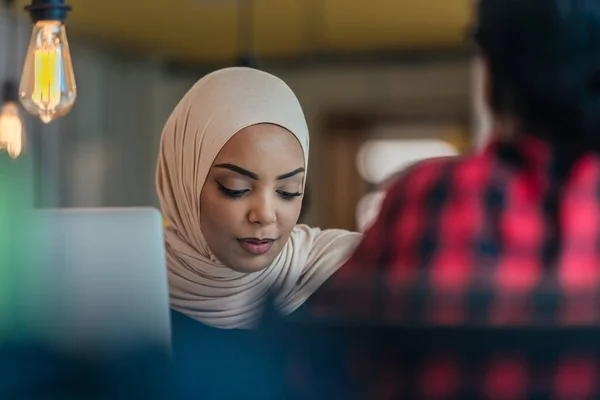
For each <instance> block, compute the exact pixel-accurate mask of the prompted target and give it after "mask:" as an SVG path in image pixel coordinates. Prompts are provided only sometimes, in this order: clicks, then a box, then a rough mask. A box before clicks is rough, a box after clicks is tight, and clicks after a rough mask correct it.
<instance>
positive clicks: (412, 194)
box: [307, 136, 600, 323]
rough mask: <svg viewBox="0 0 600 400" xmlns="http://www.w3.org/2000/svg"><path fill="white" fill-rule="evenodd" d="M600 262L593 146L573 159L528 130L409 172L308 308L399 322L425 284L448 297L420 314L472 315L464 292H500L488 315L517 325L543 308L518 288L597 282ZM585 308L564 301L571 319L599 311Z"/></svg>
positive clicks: (597, 167)
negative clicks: (528, 302)
mask: <svg viewBox="0 0 600 400" xmlns="http://www.w3.org/2000/svg"><path fill="white" fill-rule="evenodd" d="M599 266H600V158H599V157H597V156H596V155H594V154H592V153H590V154H584V155H583V156H580V157H578V158H577V159H576V160H575V161H572V162H570V163H569V162H568V160H567V159H566V158H565V157H564V156H563V155H562V152H561V150H560V149H559V150H556V149H553V148H551V147H550V146H549V145H548V144H546V143H545V142H544V141H542V140H540V139H537V138H533V137H530V136H523V137H521V138H520V139H519V140H517V141H515V142H512V143H510V144H507V143H502V142H499V141H498V142H495V143H492V144H491V145H489V146H488V148H487V149H486V150H485V151H484V152H482V153H479V154H474V155H467V156H463V157H455V158H444V159H435V160H429V161H425V162H423V163H421V164H418V165H416V166H415V167H413V168H411V169H410V170H409V171H407V172H406V174H404V175H403V176H402V177H400V178H399V179H398V180H397V181H395V182H394V183H393V184H392V185H391V186H390V188H389V191H388V194H387V196H386V199H385V200H384V202H383V205H382V209H381V211H380V214H379V216H378V218H377V220H376V222H375V223H374V224H373V225H372V226H371V228H370V229H369V230H368V231H367V232H366V235H365V238H364V241H363V242H362V243H361V245H360V246H359V248H358V249H357V251H356V253H355V254H354V255H353V256H352V258H351V259H350V260H349V261H348V262H347V264H345V265H344V266H343V267H342V268H340V270H339V271H338V272H337V273H336V274H335V275H334V276H333V277H332V278H330V280H329V281H328V282H327V283H326V284H325V285H324V286H323V287H322V290H320V291H319V292H318V293H317V294H316V295H315V296H313V299H311V300H310V301H309V303H308V304H307V308H308V309H312V310H313V311H315V312H317V313H319V314H323V315H325V314H329V312H331V311H332V307H333V308H334V310H333V314H345V315H351V316H358V317H363V316H369V317H372V316H373V314H377V315H378V316H384V317H389V318H396V319H397V318H398V316H399V315H400V314H402V312H405V313H407V312H409V310H408V309H409V308H412V313H413V314H414V313H415V312H416V311H415V307H414V303H415V301H413V304H412V305H410V304H407V297H406V293H405V292H406V291H404V290H401V288H408V287H412V289H411V290H412V291H413V292H414V287H415V282H418V285H417V286H420V287H426V288H427V289H426V292H427V293H430V294H431V293H438V294H439V295H438V296H431V295H429V296H427V297H428V300H427V301H428V302H429V303H435V302H437V303H438V304H437V305H434V308H433V309H431V308H428V309H427V310H426V311H425V310H423V309H419V311H418V313H421V314H422V313H423V312H424V313H425V314H427V315H428V316H429V317H432V316H433V317H434V319H437V320H438V321H439V320H440V319H441V320H445V321H446V322H450V321H454V322H456V323H461V321H462V322H464V320H465V318H467V316H466V315H465V313H466V311H468V310H466V308H468V307H467V306H466V305H465V301H467V300H465V298H464V296H460V295H457V294H460V293H467V292H473V291H474V290H475V291H476V290H482V291H483V292H486V293H487V294H488V295H487V297H488V300H489V297H490V296H489V294H490V293H495V295H494V296H492V297H495V298H494V299H492V300H491V301H488V302H487V304H492V303H493V304H494V309H485V310H483V311H482V315H481V317H482V318H492V319H494V320H496V321H502V320H503V319H504V320H505V319H506V318H510V319H512V320H514V321H515V322H517V320H519V319H521V320H522V319H523V318H525V317H531V315H528V313H530V312H531V311H532V310H531V309H529V308H531V307H522V305H523V303H522V302H519V301H518V300H514V299H515V298H518V297H519V296H517V295H521V294H523V293H533V292H536V291H538V292H539V291H542V292H543V291H544V288H546V289H547V288H548V287H550V286H551V287H552V290H557V289H558V290H560V291H562V292H568V293H577V294H582V293H584V292H588V291H587V290H586V289H594V290H595V289H596V285H597V282H598V274H599V272H600V268H599ZM549 282H553V283H549ZM548 285H549V286H548ZM441 293H446V294H449V295H448V296H442V295H441ZM506 293H511V294H512V299H513V300H510V299H509V298H508V297H507V296H504V295H503V294H506ZM413 297H414V296H413ZM509 297H510V296H509ZM503 299H504V300H503ZM573 301H575V300H573ZM476 303H478V304H479V305H481V304H483V303H486V302H485V301H478V302H476ZM571 303H573V302H571ZM511 304H512V305H511ZM590 304H591V303H590ZM429 306H431V304H429ZM417 308H418V307H417ZM534 308H535V307H534ZM574 308H577V307H576V306H575V305H574V303H573V304H568V305H566V306H565V305H564V304H563V307H562V312H563V314H564V315H562V317H561V319H563V320H564V319H565V318H566V319H579V320H582V319H585V318H586V316H585V315H582V314H587V317H591V316H592V315H593V314H594V315H595V313H594V311H593V310H589V311H590V312H589V313H588V312H587V311H581V310H580V311H579V312H578V313H577V315H576V316H575V315H574V314H572V313H571V312H570V311H569V310H571V311H572V310H573V309H574ZM480 311H481V310H480ZM533 312H534V313H535V310H533ZM521 322H523V321H521Z"/></svg>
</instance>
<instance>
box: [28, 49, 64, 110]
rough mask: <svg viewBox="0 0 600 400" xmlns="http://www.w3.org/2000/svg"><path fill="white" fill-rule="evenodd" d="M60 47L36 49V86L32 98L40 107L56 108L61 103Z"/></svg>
mask: <svg viewBox="0 0 600 400" xmlns="http://www.w3.org/2000/svg"><path fill="white" fill-rule="evenodd" d="M57 59H59V60H60V48H57V49H44V48H42V49H39V50H36V51H35V86H34V88H33V96H31V98H32V99H33V101H35V103H36V104H37V105H38V106H39V107H40V108H44V107H45V108H56V106H57V105H58V104H59V103H60V84H59V83H60V75H61V67H62V65H61V63H60V61H59V62H57Z"/></svg>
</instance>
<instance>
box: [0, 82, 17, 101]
mask: <svg viewBox="0 0 600 400" xmlns="http://www.w3.org/2000/svg"><path fill="white" fill-rule="evenodd" d="M2 101H3V102H4V103H9V102H13V103H17V102H18V101H19V87H18V86H17V84H16V83H15V82H13V81H4V84H3V85H2Z"/></svg>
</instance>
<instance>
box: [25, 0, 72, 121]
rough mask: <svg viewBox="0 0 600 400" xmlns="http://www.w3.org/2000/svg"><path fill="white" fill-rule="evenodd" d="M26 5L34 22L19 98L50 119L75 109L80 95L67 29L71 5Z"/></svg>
mask: <svg viewBox="0 0 600 400" xmlns="http://www.w3.org/2000/svg"><path fill="white" fill-rule="evenodd" d="M25 9H26V10H27V11H28V12H29V13H30V15H31V19H32V20H33V23H34V26H33V32H32V33H31V40H30V42H29V48H28V49H27V54H26V56H25V64H24V66H23V73H22V75H21V84H20V86H19V98H20V99H21V104H23V107H24V108H25V110H27V112H29V113H30V114H32V115H35V116H37V117H39V118H40V120H42V122H44V123H49V122H51V121H53V120H54V119H56V118H59V117H62V116H64V115H66V114H67V113H68V112H69V111H71V109H72V108H73V105H74V104H75V99H76V97H77V88H76V85H75V75H74V74H73V63H72V62H71V52H70V50H69V43H68V41H67V34H66V32H65V20H66V18H67V12H68V11H70V10H71V6H69V5H66V4H65V3H64V1H63V0H32V2H31V4H30V5H29V6H27V7H25Z"/></svg>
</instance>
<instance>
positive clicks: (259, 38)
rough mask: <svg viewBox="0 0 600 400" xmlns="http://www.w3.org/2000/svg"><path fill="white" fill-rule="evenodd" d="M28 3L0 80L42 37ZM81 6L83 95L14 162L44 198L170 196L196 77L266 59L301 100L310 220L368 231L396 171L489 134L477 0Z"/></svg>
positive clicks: (100, 201) (78, 54) (8, 33)
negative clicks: (166, 169) (167, 130)
mask: <svg viewBox="0 0 600 400" xmlns="http://www.w3.org/2000/svg"><path fill="white" fill-rule="evenodd" d="M17 3H18V7H16V8H15V10H4V11H3V12H2V14H0V48H1V49H2V51H0V78H4V77H6V76H15V77H17V78H18V76H19V73H20V69H21V67H22V61H23V54H24V51H25V49H26V47H27V43H28V40H29V35H30V32H31V26H30V22H29V20H28V17H27V15H26V14H25V13H24V12H23V11H22V6H23V5H24V4H25V3H26V2H25V1H20V2H17ZM69 3H70V4H72V5H73V11H72V12H71V13H70V14H69V17H68V20H67V33H68V37H69V40H70V44H71V53H72V57H73V63H74V69H75V75H76V80H77V87H78V99H77V103H76V105H75V108H74V109H73V110H72V111H71V113H70V114H69V115H67V116H66V117H64V118H61V119H58V120H56V121H54V122H52V123H51V124H49V125H43V124H41V123H40V122H38V121H36V120H33V119H31V118H29V119H28V120H27V134H28V141H29V146H28V151H27V153H26V154H25V155H24V156H23V157H21V158H19V159H17V160H16V162H22V163H30V164H31V166H32V171H33V173H32V183H31V184H33V185H35V189H36V203H37V204H38V205H39V206H44V207H83V206H134V205H151V206H158V202H157V199H156V195H155V189H154V172H155V162H156V155H157V150H158V143H159V139H160V133H161V130H162V127H163V125H164V123H165V121H166V119H167V118H168V116H169V114H170V113H171V111H172V109H173V107H174V106H175V105H176V104H177V102H178V101H179V99H180V98H181V97H182V96H183V94H184V93H185V92H186V91H187V90H188V89H189V88H190V87H191V86H192V85H193V83H194V82H195V81H196V80H197V79H199V78H201V77H202V76H203V75H204V74H206V73H208V72H210V71H212V70H214V69H217V68H220V67H225V66H232V65H240V64H243V65H255V66H257V67H258V68H260V69H264V70H266V71H269V72H272V73H274V74H276V75H278V76H280V77H281V78H282V79H284V80H285V81H287V82H288V84H289V85H290V86H291V87H292V89H293V90H294V91H295V92H296V94H297V95H298V97H299V99H300V102H301V103H302V105H303V107H304V110H305V113H306V117H307V119H308V123H309V127H310V129H311V135H312V136H311V139H312V147H311V157H310V162H311V165H310V167H309V178H308V184H309V189H308V190H309V193H308V199H307V207H306V209H305V214H304V215H303V218H302V219H303V221H304V222H307V223H309V224H312V225H319V226H322V227H344V228H349V229H362V228H364V227H365V226H367V225H368V221H369V218H370V217H369V215H370V214H373V213H375V212H376V210H377V204H378V201H379V200H380V190H379V188H380V186H381V184H382V183H383V182H384V181H385V179H386V177H387V176H389V175H390V174H391V173H392V172H393V171H396V170H401V169H402V168H404V167H405V166H406V165H408V164H410V162H414V161H417V160H418V159H421V158H427V157H434V156H444V155H452V154H459V153H461V152H464V151H469V150H471V149H473V148H475V147H478V146H480V145H481V144H482V143H483V142H484V140H485V136H484V133H485V132H487V129H488V126H489V121H487V120H486V116H485V113H484V109H483V108H482V99H481V94H480V84H479V82H480V76H479V73H478V69H477V64H476V62H475V61H474V52H473V49H472V48H471V47H470V43H469V41H468V29H469V21H470V13H471V10H470V7H471V3H470V2H468V1H463V0H460V1H459V0H394V1H392V0H371V1H363V0H360V1H352V2H348V1H342V0H286V1H281V0H168V1H167V0H148V1H144V2H142V1H138V0H136V1H134V0H129V1H121V2H118V1H116V0H105V1H103V2H90V1H84V0H72V1H70V2H69ZM15 26H16V29H15ZM13 31H14V32H13ZM15 33H16V34H15ZM15 51H17V53H15ZM11 52H12V53H11ZM390 149H392V150H390ZM394 149H396V150H394ZM407 149H409V150H407ZM374 160H375V161H374Z"/></svg>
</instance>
